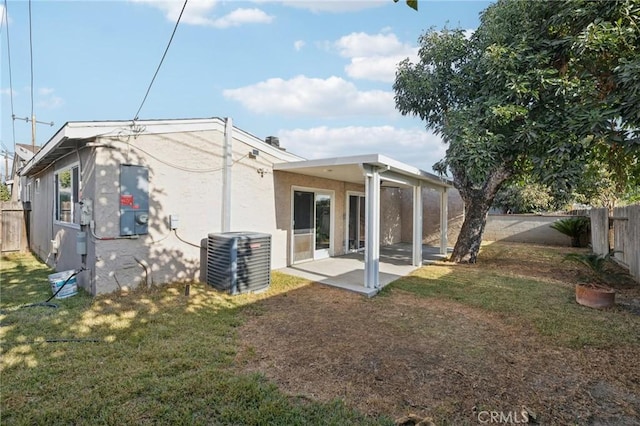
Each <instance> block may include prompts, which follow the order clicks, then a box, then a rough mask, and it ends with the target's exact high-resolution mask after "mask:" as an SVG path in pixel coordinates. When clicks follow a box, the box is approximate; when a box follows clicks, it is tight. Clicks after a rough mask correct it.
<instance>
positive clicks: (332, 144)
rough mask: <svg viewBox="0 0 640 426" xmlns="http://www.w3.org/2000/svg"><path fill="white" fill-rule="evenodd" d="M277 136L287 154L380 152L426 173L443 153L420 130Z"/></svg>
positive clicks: (315, 130)
mask: <svg viewBox="0 0 640 426" xmlns="http://www.w3.org/2000/svg"><path fill="white" fill-rule="evenodd" d="M278 137H279V138H280V144H281V145H282V146H284V147H286V148H287V150H288V151H291V152H293V153H295V154H298V155H301V156H302V157H305V158H308V159H315V158H331V157H338V156H343V155H361V154H373V153H380V154H383V155H387V156H389V157H391V158H393V159H396V160H399V161H402V162H404V163H407V164H410V165H413V166H416V167H419V168H421V169H423V170H425V171H428V172H432V168H431V167H432V166H433V164H434V163H436V162H437V161H439V160H441V159H442V158H444V155H445V152H446V145H444V144H443V143H442V141H441V139H440V138H439V137H438V136H435V135H434V134H433V133H431V132H428V131H426V130H425V129H424V128H412V129H399V128H395V127H393V126H376V127H361V126H349V127H340V128H330V127H324V126H323V127H314V128H311V129H294V130H280V131H279V132H278Z"/></svg>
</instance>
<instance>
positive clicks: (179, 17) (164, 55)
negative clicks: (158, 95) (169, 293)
mask: <svg viewBox="0 0 640 426" xmlns="http://www.w3.org/2000/svg"><path fill="white" fill-rule="evenodd" d="M188 2H189V0H184V4H183V5H182V10H181V11H180V15H178V20H177V21H176V25H175V26H174V27H173V32H172V33H171V37H170V38H169V43H167V47H166V49H164V53H163V54H162V58H161V59H160V63H159V64H158V67H157V68H156V72H155V73H154V74H153V78H152V79H151V82H150V83H149V87H147V93H145V95H144V98H143V99H142V103H141V104H140V108H138V111H137V112H136V115H135V116H134V118H133V121H136V120H137V119H138V115H139V114H140V111H141V110H142V107H143V106H144V103H145V102H146V100H147V96H149V92H150V91H151V86H153V82H154V81H155V79H156V76H157V75H158V72H159V71H160V67H162V63H163V62H164V58H165V57H166V56H167V52H168V51H169V47H170V46H171V42H172V41H173V36H174V35H175V34H176V30H177V29H178V25H179V24H180V19H181V18H182V14H183V13H184V9H185V8H186V7H187V3H188ZM29 4H31V0H29Z"/></svg>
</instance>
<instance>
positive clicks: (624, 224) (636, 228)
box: [591, 204, 640, 282]
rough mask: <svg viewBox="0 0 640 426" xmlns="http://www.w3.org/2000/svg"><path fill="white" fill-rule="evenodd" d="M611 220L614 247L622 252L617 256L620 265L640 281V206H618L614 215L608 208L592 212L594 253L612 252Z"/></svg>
mask: <svg viewBox="0 0 640 426" xmlns="http://www.w3.org/2000/svg"><path fill="white" fill-rule="evenodd" d="M609 221H611V223H612V226H613V232H612V233H611V237H612V238H613V241H612V243H613V244H611V246H612V247H613V250H615V251H617V252H619V253H616V254H615V255H614V257H615V259H616V260H617V261H618V263H619V264H620V265H622V266H624V267H626V268H628V269H629V274H631V276H632V277H633V278H634V280H636V281H637V282H640V204H636V205H633V206H626V207H616V208H615V209H614V210H613V216H611V217H610V216H609V211H608V209H606V208H603V209H592V210H591V245H592V247H593V252H594V253H597V254H606V253H608V252H609V247H610V245H609Z"/></svg>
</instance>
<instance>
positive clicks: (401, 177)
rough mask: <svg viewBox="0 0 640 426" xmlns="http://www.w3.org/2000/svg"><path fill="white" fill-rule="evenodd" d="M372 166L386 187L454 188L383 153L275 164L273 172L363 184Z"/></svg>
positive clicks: (444, 180) (448, 183)
mask: <svg viewBox="0 0 640 426" xmlns="http://www.w3.org/2000/svg"><path fill="white" fill-rule="evenodd" d="M372 167H375V168H377V169H378V170H379V173H380V178H381V180H382V181H383V186H402V187H411V186H415V185H417V184H419V183H420V184H422V185H424V186H429V187H433V188H436V189H446V188H452V187H453V186H452V184H451V181H449V180H448V179H443V178H441V177H439V176H436V175H434V174H432V173H428V172H425V171H424V170H420V169H418V168H416V167H413V166H410V165H408V164H405V163H402V162H400V161H396V160H394V159H392V158H389V157H386V156H384V155H380V154H367V155H355V156H347V157H334V158H323V159H318V160H305V161H294V162H289V163H279V164H275V165H274V166H273V169H274V170H281V171H285V172H291V173H297V174H301V175H306V176H314V177H319V178H324V179H333V180H338V181H341V182H350V183H357V184H363V183H364V182H365V175H366V170H365V169H370V168H372Z"/></svg>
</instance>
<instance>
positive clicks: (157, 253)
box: [94, 130, 287, 293]
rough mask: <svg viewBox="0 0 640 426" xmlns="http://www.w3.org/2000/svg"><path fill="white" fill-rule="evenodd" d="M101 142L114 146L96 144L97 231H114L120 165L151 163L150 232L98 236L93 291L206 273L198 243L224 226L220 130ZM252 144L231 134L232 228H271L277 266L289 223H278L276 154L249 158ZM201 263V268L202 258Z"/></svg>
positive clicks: (203, 252)
mask: <svg viewBox="0 0 640 426" xmlns="http://www.w3.org/2000/svg"><path fill="white" fill-rule="evenodd" d="M99 141H100V142H103V143H105V144H110V145H112V146H113V147H114V148H97V158H96V199H95V202H94V204H95V213H94V216H95V223H96V234H97V236H98V237H101V238H102V237H106V238H109V237H118V236H119V229H120V224H119V220H120V219H119V209H120V205H119V202H120V198H119V196H120V188H119V185H120V184H119V171H120V165H121V164H132V165H140V166H146V167H148V169H149V234H148V235H141V236H140V237H139V238H138V239H116V240H98V241H96V252H95V256H96V262H97V263H96V271H95V286H96V292H97V293H104V292H110V291H113V290H116V289H118V288H121V287H136V286H137V285H139V284H140V283H144V282H147V283H149V284H151V283H155V284H157V283H164V282H169V281H176V280H178V281H179V280H197V279H200V280H204V279H205V272H204V271H203V270H201V260H202V259H204V257H205V256H206V250H205V249H204V248H203V249H201V248H200V246H202V247H206V238H207V236H208V234H210V233H216V232H221V229H222V228H221V226H222V225H221V220H222V219H221V218H222V205H221V204H222V203H221V200H222V173H223V158H222V154H223V143H224V134H223V132H222V131H216V130H209V131H198V132H181V133H168V134H162V135H147V134H142V135H139V136H138V137H137V138H135V139H133V138H130V139H129V140H128V141H123V140H120V139H118V138H101V139H100V140H99ZM127 143H128V144H127ZM265 147H267V145H266V144H265ZM269 148H270V147H269ZM253 149H254V148H253V147H252V146H250V145H248V144H245V143H243V142H241V141H239V140H237V139H234V140H233V162H234V163H233V165H232V182H231V188H232V189H231V192H232V202H231V231H258V232H266V233H269V234H272V268H278V267H283V266H286V254H285V250H286V244H287V242H286V235H287V230H285V229H279V228H278V226H277V224H276V207H275V202H274V181H273V172H272V165H273V163H274V162H278V161H281V160H278V159H277V158H275V157H273V156H271V155H269V154H268V153H266V152H264V151H261V152H260V154H259V155H258V156H257V158H250V157H249V156H248V154H249V153H250V152H251V151H252V150H253ZM259 170H261V171H262V173H259ZM172 215H175V216H177V217H178V228H177V230H176V231H175V232H173V231H171V230H170V229H169V218H170V216H172ZM202 266H203V267H204V268H206V262H202Z"/></svg>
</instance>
